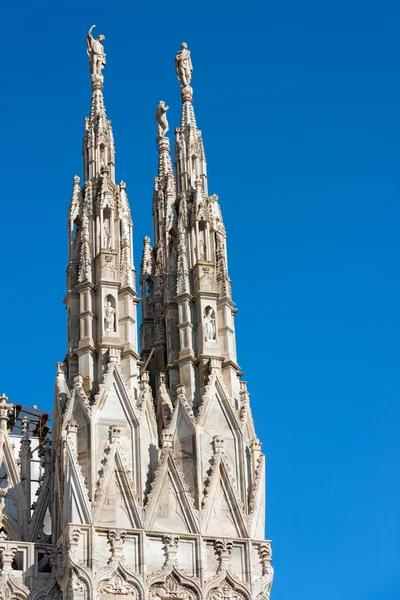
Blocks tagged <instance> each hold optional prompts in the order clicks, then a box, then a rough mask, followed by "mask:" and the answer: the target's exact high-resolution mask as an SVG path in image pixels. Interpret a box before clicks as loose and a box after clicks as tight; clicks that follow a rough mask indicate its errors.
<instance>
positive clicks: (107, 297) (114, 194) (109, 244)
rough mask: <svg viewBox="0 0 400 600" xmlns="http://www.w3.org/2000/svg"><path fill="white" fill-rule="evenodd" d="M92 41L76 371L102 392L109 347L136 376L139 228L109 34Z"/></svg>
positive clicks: (72, 333)
mask: <svg viewBox="0 0 400 600" xmlns="http://www.w3.org/2000/svg"><path fill="white" fill-rule="evenodd" d="M94 27H95V26H94V25H93V26H92V27H91V28H90V29H89V31H88V34H87V38H86V50H87V55H88V58H89V67H90V77H91V84H92V98H91V104H90V115H89V117H87V118H86V119H85V131H84V136H83V148H82V154H83V185H82V189H80V180H79V177H75V178H74V186H73V191H72V200H71V204H70V210H69V232H70V233H69V237H70V242H69V248H70V251H69V266H68V293H67V296H66V298H65V302H66V304H67V308H68V318H69V328H68V332H69V334H68V338H69V340H68V365H69V369H68V374H69V381H70V382H72V381H73V377H74V375H77V374H79V375H80V376H81V377H82V378H83V386H84V389H85V391H86V392H87V393H90V394H94V393H95V392H96V389H97V387H98V385H99V384H100V383H101V382H102V379H103V375H104V363H105V360H106V356H107V352H108V351H109V348H110V347H112V348H114V349H115V348H117V349H118V350H119V354H118V353H117V354H118V355H120V356H121V365H122V366H123V370H124V374H125V376H126V377H127V379H128V380H129V381H130V383H133V379H134V378H135V377H136V361H137V358H138V355H137V323H136V306H137V303H138V298H137V296H136V286H135V270H134V267H133V245H132V231H133V223H132V218H131V213H130V209H129V203H128V198H127V194H126V185H125V183H124V182H121V183H120V184H119V185H117V184H116V183H115V159H114V157H115V148H114V136H113V132H112V127H111V121H109V120H108V119H107V114H106V109H105V105H104V97H103V84H104V77H103V74H102V70H103V69H104V67H105V64H106V55H105V53H104V47H103V42H104V39H105V37H104V36H103V35H100V36H98V37H97V38H96V39H95V38H94V37H93V36H92V31H93V29H94Z"/></svg>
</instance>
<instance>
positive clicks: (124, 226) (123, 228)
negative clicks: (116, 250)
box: [121, 212, 129, 240]
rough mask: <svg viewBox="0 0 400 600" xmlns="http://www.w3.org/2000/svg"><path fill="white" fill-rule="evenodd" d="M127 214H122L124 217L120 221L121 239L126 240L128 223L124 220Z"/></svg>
mask: <svg viewBox="0 0 400 600" xmlns="http://www.w3.org/2000/svg"><path fill="white" fill-rule="evenodd" d="M126 215H127V213H126V212H124V215H123V217H122V219H121V238H122V239H123V240H126V239H127V238H128V237H129V223H128V219H127V218H126Z"/></svg>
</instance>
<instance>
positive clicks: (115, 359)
mask: <svg viewBox="0 0 400 600" xmlns="http://www.w3.org/2000/svg"><path fill="white" fill-rule="evenodd" d="M120 361H121V350H120V348H109V349H108V362H109V363H119V362H120Z"/></svg>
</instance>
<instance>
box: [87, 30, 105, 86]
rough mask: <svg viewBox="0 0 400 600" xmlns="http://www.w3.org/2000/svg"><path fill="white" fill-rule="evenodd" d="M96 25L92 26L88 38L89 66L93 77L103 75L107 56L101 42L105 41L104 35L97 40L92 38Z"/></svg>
mask: <svg viewBox="0 0 400 600" xmlns="http://www.w3.org/2000/svg"><path fill="white" fill-rule="evenodd" d="M95 27H96V25H92V26H91V28H90V29H89V31H88V34H87V38H86V51H87V55H88V57H89V66H90V74H91V75H101V72H102V70H103V69H104V67H105V66H106V55H105V54H104V48H103V45H102V43H101V42H103V41H104V40H105V37H104V35H99V37H98V38H97V39H94V37H93V36H92V31H93V29H94V28H95Z"/></svg>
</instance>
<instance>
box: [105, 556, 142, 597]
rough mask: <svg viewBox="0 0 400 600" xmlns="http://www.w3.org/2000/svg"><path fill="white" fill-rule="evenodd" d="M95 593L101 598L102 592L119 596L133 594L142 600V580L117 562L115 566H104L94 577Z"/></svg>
mask: <svg viewBox="0 0 400 600" xmlns="http://www.w3.org/2000/svg"><path fill="white" fill-rule="evenodd" d="M95 589H96V595H97V596H98V598H99V600H102V595H103V594H116V595H117V596H118V595H121V596H127V595H129V596H134V597H135V598H138V599H140V600H142V598H144V596H145V591H144V587H143V584H142V582H141V581H140V579H138V578H137V577H136V575H134V574H133V573H131V572H130V571H129V570H128V569H127V568H126V566H125V565H124V564H122V563H119V564H118V565H117V566H116V567H115V565H114V566H111V567H105V568H104V569H102V570H101V571H100V572H99V573H98V574H97V577H96V582H95Z"/></svg>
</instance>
